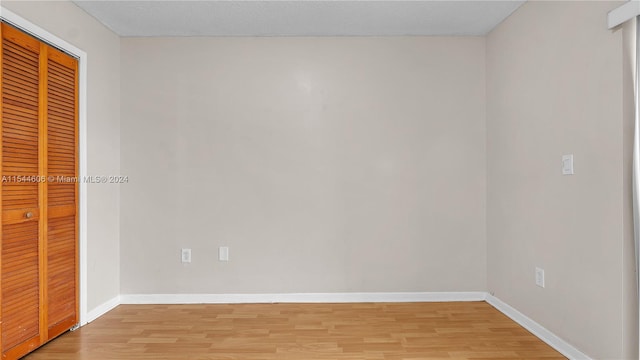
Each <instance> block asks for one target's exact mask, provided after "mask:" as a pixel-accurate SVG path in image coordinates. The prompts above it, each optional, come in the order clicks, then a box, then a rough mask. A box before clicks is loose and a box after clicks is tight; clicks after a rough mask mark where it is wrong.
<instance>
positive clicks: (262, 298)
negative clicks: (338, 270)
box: [120, 291, 486, 304]
mask: <svg viewBox="0 0 640 360" xmlns="http://www.w3.org/2000/svg"><path fill="white" fill-rule="evenodd" d="M485 297H486V293H485V292H482V291H477V292H397V293H297V294H141V295H136V294H125V295H121V296H120V303H121V304H241V303H266V304H268V303H350V302H441V301H442V302H444V301H484V300H485Z"/></svg>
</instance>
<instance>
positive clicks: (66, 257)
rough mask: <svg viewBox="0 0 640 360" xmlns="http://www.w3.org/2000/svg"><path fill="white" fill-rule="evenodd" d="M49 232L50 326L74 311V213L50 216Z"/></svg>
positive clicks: (70, 316) (48, 293) (48, 280)
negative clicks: (71, 214) (57, 216)
mask: <svg viewBox="0 0 640 360" xmlns="http://www.w3.org/2000/svg"><path fill="white" fill-rule="evenodd" d="M48 233H49V236H48V243H47V246H48V254H47V257H48V261H47V266H48V277H47V288H48V291H47V297H48V301H49V308H48V310H49V315H48V326H49V327H53V326H56V325H57V324H58V323H60V322H63V321H65V320H66V319H68V318H75V314H76V304H75V301H74V299H75V291H76V279H75V271H74V269H75V267H76V256H75V255H76V249H75V244H76V227H75V216H67V217H59V218H55V219H49V222H48Z"/></svg>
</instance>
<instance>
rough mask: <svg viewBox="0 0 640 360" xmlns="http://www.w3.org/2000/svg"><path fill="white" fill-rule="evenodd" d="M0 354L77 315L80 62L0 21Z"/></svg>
mask: <svg viewBox="0 0 640 360" xmlns="http://www.w3.org/2000/svg"><path fill="white" fill-rule="evenodd" d="M0 37H1V38H2V52H1V53H0V63H1V66H0V77H1V79H2V82H0V93H1V97H2V101H1V103H0V114H1V116H2V117H1V119H0V142H1V143H2V146H1V147H0V159H1V161H0V172H1V176H2V191H0V204H1V206H2V223H1V227H0V234H1V237H0V353H1V356H2V359H17V358H19V357H21V356H23V355H25V354H27V353H28V352H30V351H32V350H33V349H35V348H37V347H38V346H40V345H42V344H44V343H46V342H47V341H49V340H51V339H53V338H54V337H56V336H58V335H60V334H62V333H63V332H65V331H67V330H69V329H70V328H71V327H73V326H74V325H75V324H77V323H78V251H77V249H78V219H77V209H78V201H77V200H78V177H77V176H78V91H77V88H78V87H77V83H78V70H77V69H78V64H77V60H76V59H75V58H73V57H71V56H69V55H67V54H65V53H63V52H62V51H60V50H58V49H55V48H54V47H52V46H50V45H48V44H46V43H43V42H41V41H39V40H38V39H36V38H34V37H31V36H29V35H27V34H25V33H23V32H21V31H19V30H17V29H16V28H14V27H12V26H10V25H8V24H5V23H2V24H1V28H0Z"/></svg>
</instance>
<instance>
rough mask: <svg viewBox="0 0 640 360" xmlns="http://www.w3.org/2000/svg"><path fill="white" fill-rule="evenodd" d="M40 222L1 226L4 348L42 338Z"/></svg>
mask: <svg viewBox="0 0 640 360" xmlns="http://www.w3.org/2000/svg"><path fill="white" fill-rule="evenodd" d="M38 274H39V266H38V222H37V221H35V220H34V221H27V222H22V223H18V224H3V226H2V334H3V337H2V348H3V349H5V351H6V350H7V349H10V348H12V347H14V346H16V345H19V344H20V343H22V342H25V341H27V340H29V339H31V338H33V337H35V336H38V334H39V326H40V322H39V316H38V314H39V308H40V291H39V276H38Z"/></svg>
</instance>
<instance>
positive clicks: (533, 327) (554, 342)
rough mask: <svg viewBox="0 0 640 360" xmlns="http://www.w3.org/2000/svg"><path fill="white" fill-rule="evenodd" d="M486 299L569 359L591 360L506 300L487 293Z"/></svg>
mask: <svg viewBox="0 0 640 360" xmlns="http://www.w3.org/2000/svg"><path fill="white" fill-rule="evenodd" d="M485 301H486V302H487V303H488V304H489V305H491V306H493V307H494V308H496V309H497V310H498V311H500V312H501V313H503V314H505V315H506V316H508V317H509V318H511V320H513V321H515V322H517V323H518V324H520V325H521V326H522V327H524V328H525V329H527V330H529V332H531V333H532V334H533V335H535V336H536V337H538V338H539V339H540V340H542V341H544V342H545V343H547V344H548V345H549V346H551V347H552V348H554V349H556V350H557V351H558V352H559V353H561V354H562V355H564V356H566V357H568V358H569V359H575V360H591V358H590V357H589V356H587V355H586V354H585V353H583V352H581V351H580V350H578V349H576V348H575V347H573V346H572V345H571V344H569V343H568V342H566V341H564V340H562V339H561V338H560V337H558V336H557V335H556V334H554V333H552V332H551V331H549V330H547V329H546V328H545V327H543V326H542V325H540V324H538V323H537V322H535V321H533V320H531V319H530V318H529V317H527V316H526V315H524V314H523V313H521V312H519V311H518V310H516V309H514V308H513V307H511V306H510V305H508V304H507V303H505V302H504V301H502V300H500V299H498V298H497V297H495V296H492V295H489V294H487V295H486V300H485Z"/></svg>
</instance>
